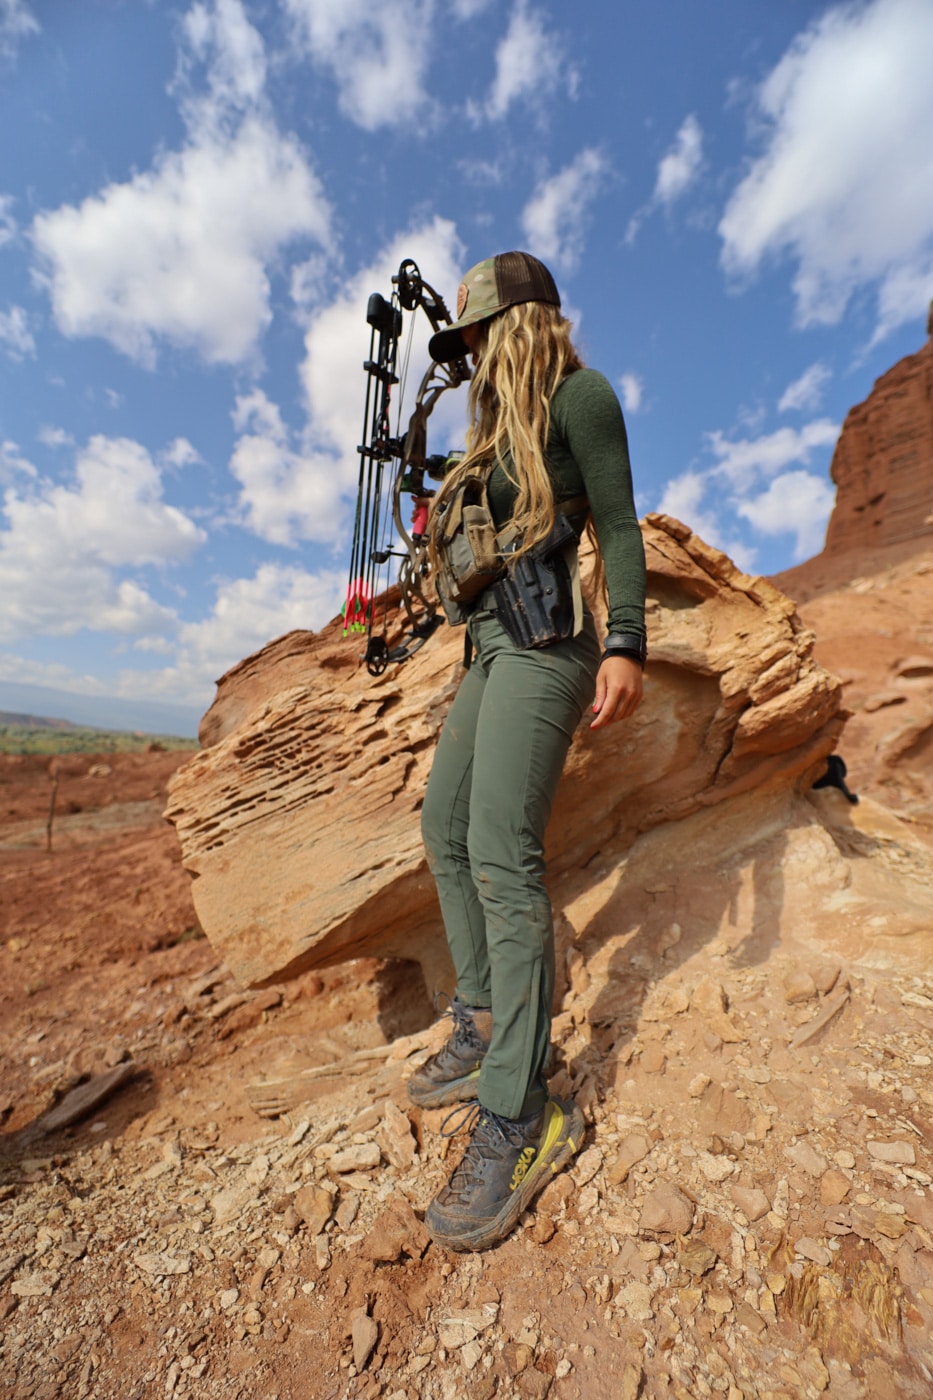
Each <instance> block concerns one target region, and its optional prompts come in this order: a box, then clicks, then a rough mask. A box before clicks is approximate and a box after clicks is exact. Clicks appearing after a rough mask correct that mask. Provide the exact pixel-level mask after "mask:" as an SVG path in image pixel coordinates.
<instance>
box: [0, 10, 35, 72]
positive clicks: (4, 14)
mask: <svg viewBox="0 0 933 1400" xmlns="http://www.w3.org/2000/svg"><path fill="white" fill-rule="evenodd" d="M38 33H39V21H38V20H37V19H36V17H35V15H34V14H33V13H32V10H31V9H30V7H29V6H28V5H27V4H26V3H25V0H0V54H2V55H3V57H4V58H12V57H13V55H14V54H15V53H16V50H17V47H18V46H19V43H20V40H22V39H25V38H27V37H28V35H30V34H38Z"/></svg>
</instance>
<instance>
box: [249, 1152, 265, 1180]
mask: <svg viewBox="0 0 933 1400" xmlns="http://www.w3.org/2000/svg"><path fill="white" fill-rule="evenodd" d="M268 1175H269V1158H268V1157H267V1156H266V1154H265V1152H260V1154H259V1156H258V1157H254V1158H253V1160H252V1161H251V1162H250V1164H249V1166H248V1167H247V1168H246V1180H247V1181H248V1182H249V1183H250V1185H251V1186H261V1185H262V1184H263V1182H264V1181H265V1179H266V1177H267V1176H268Z"/></svg>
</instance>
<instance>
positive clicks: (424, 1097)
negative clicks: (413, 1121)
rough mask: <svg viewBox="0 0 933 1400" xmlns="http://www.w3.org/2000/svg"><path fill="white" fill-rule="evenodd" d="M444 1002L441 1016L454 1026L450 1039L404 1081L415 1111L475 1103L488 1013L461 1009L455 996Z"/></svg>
mask: <svg viewBox="0 0 933 1400" xmlns="http://www.w3.org/2000/svg"><path fill="white" fill-rule="evenodd" d="M439 995H440V996H444V993H443V992H442V993H440V994H439ZM445 999H446V1000H447V1002H448V1003H449V1009H448V1010H447V1011H445V1012H444V1015H445V1016H449V1017H450V1018H451V1019H452V1021H453V1023H454V1025H453V1030H452V1031H451V1032H450V1038H449V1040H448V1041H447V1044H446V1045H445V1046H443V1048H442V1049H440V1050H438V1052H437V1054H436V1055H432V1056H431V1058H430V1059H429V1060H425V1062H424V1064H423V1065H422V1066H421V1068H420V1069H416V1070H415V1072H414V1074H413V1075H412V1076H411V1078H410V1079H409V1081H408V1097H409V1099H410V1100H411V1102H412V1103H414V1104H417V1105H418V1106H419V1108H443V1107H444V1106H445V1105H446V1104H451V1103H465V1102H466V1101H467V1100H468V1099H475V1098H476V1093H477V1086H478V1084H479V1071H480V1065H481V1064H482V1063H483V1057H484V1056H485V1054H486V1051H487V1050H488V1049H489V1041H490V1038H491V1036H492V1012H491V1011H485V1010H483V1009H481V1008H480V1007H475V1006H464V1004H463V1002H462V1001H461V1000H460V999H459V997H456V996H455V997H454V998H453V1000H451V999H450V998H449V997H446V998H445ZM435 1005H436V1000H435Z"/></svg>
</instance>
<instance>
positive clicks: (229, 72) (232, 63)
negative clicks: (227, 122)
mask: <svg viewBox="0 0 933 1400" xmlns="http://www.w3.org/2000/svg"><path fill="white" fill-rule="evenodd" d="M182 31H183V34H184V37H185V40H186V47H185V48H183V49H182V51H181V53H180V54H179V74H178V79H177V82H178V84H179V86H180V87H181V88H182V90H183V102H184V103H185V105H186V107H187V110H188V113H189V120H191V121H194V122H202V123H211V124H213V123H215V122H216V121H218V120H220V119H222V118H223V117H224V116H226V115H228V114H229V113H230V111H231V110H235V109H239V110H241V111H247V110H249V109H250V108H251V107H256V106H257V105H258V104H259V103H260V102H261V100H262V97H263V88H264V86H265V81H266V53H265V48H264V46H263V42H262V36H261V35H260V34H259V31H258V30H257V29H255V28H254V27H253V25H251V24H250V22H249V20H248V18H247V16H246V11H245V10H244V8H243V5H242V3H241V0H213V4H205V3H202V0H198V3H197V4H195V5H192V7H191V9H190V10H189V11H188V13H187V14H186V15H185V16H184V18H183V20H182ZM202 66H203V67H204V69H205V70H206V71H205V74H204V78H205V82H206V88H207V90H206V92H203V91H198V90H197V89H195V90H193V91H192V89H191V83H192V77H193V72H194V70H195V69H197V68H200V67H202Z"/></svg>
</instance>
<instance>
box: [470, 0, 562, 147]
mask: <svg viewBox="0 0 933 1400" xmlns="http://www.w3.org/2000/svg"><path fill="white" fill-rule="evenodd" d="M564 49H565V43H564V41H562V40H561V39H560V38H559V37H558V36H557V35H556V34H554V33H552V32H549V31H548V30H547V29H546V28H545V25H544V20H543V18H542V16H541V14H540V13H539V12H538V11H536V10H534V9H533V8H532V7H531V6H530V5H529V4H528V3H526V0H518V4H517V5H516V6H515V9H514V10H513V11H512V18H511V19H510V21H509V27H508V29H507V30H506V32H505V35H504V36H503V38H502V39H501V40H500V42H499V45H498V48H497V49H496V74H495V77H494V78H493V81H492V87H491V88H490V90H489V96H488V97H487V99H486V101H485V103H484V104H483V105H482V107H476V106H474V105H473V104H470V108H469V110H470V115H471V116H472V117H473V118H474V119H478V118H479V117H480V116H486V117H488V118H490V119H491V120H492V121H498V120H500V119H501V118H502V117H504V116H505V115H506V113H507V112H508V110H509V108H510V107H511V106H512V105H513V104H514V103H516V102H520V101H526V102H530V103H531V104H532V105H533V106H537V107H540V106H541V105H542V103H543V102H544V100H545V99H546V98H547V97H550V96H551V95H552V94H553V93H555V92H556V91H557V89H558V87H560V86H561V85H562V83H563V84H565V85H566V86H567V87H568V88H569V89H570V91H571V93H572V91H573V89H574V87H575V84H576V74H575V73H574V72H573V70H572V69H567V70H566V71H565V66H564V60H563V53H564Z"/></svg>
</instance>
